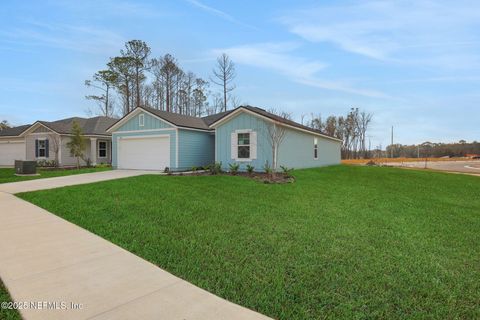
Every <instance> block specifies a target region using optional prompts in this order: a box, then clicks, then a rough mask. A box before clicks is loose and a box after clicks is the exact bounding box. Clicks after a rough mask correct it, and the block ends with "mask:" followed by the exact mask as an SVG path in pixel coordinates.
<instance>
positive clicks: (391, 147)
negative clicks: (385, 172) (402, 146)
mask: <svg viewBox="0 0 480 320" xmlns="http://www.w3.org/2000/svg"><path fill="white" fill-rule="evenodd" d="M390 158H393V126H392V143H391V144H390Z"/></svg>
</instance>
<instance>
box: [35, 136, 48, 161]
mask: <svg viewBox="0 0 480 320" xmlns="http://www.w3.org/2000/svg"><path fill="white" fill-rule="evenodd" d="M37 157H38V158H46V157H47V140H37Z"/></svg>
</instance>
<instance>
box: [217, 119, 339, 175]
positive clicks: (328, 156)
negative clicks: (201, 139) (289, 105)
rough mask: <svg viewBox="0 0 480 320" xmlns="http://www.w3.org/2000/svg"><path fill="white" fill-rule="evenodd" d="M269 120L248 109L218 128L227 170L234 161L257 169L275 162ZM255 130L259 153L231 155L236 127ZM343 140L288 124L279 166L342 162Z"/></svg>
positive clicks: (220, 151) (221, 156)
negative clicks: (247, 158)
mask: <svg viewBox="0 0 480 320" xmlns="http://www.w3.org/2000/svg"><path fill="white" fill-rule="evenodd" d="M268 124H269V122H267V121H265V120H263V119H262V118H260V117H257V116H255V115H252V114H250V113H247V112H241V113H239V114H238V115H236V116H235V117H233V118H232V119H229V120H228V121H226V122H224V123H222V124H220V125H219V126H218V127H217V128H216V135H215V141H216V161H217V162H221V163H222V168H223V169H224V170H228V169H229V164H230V163H238V164H240V170H245V168H246V165H247V164H250V165H252V166H254V167H255V171H263V167H264V165H265V163H266V162H267V161H268V163H269V164H270V166H271V165H272V159H273V157H272V147H271V144H270V142H269V141H270V140H269V134H268ZM248 129H250V130H253V131H255V132H256V133H257V157H256V159H252V160H250V161H245V160H242V161H239V160H234V159H232V157H231V133H232V132H235V131H236V130H248ZM315 137H316V138H317V145H318V158H317V159H314V151H313V147H314V138H315ZM340 147H341V142H340V141H335V140H332V139H328V138H324V137H321V136H318V135H314V134H309V133H307V132H302V131H299V130H295V129H290V128H286V133H285V138H284V140H283V142H282V143H281V145H280V147H279V152H278V166H279V167H280V166H281V165H282V166H287V167H289V168H297V169H299V168H312V167H320V166H326V165H334V164H339V163H340Z"/></svg>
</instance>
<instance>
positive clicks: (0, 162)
mask: <svg viewBox="0 0 480 320" xmlns="http://www.w3.org/2000/svg"><path fill="white" fill-rule="evenodd" d="M15 160H25V141H24V140H4V141H2V140H0V166H12V167H13V165H14V164H15Z"/></svg>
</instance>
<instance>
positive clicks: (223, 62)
mask: <svg viewBox="0 0 480 320" xmlns="http://www.w3.org/2000/svg"><path fill="white" fill-rule="evenodd" d="M235 77H236V73H235V65H234V63H233V61H232V60H230V58H229V57H228V55H227V54H226V53H222V54H221V55H220V56H219V57H218V58H217V64H216V66H215V68H214V69H213V79H211V81H212V82H213V83H215V84H216V85H218V86H221V87H222V90H223V110H222V111H227V100H228V93H229V92H231V91H233V90H234V89H235V85H233V84H232V81H233V79H235Z"/></svg>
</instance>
